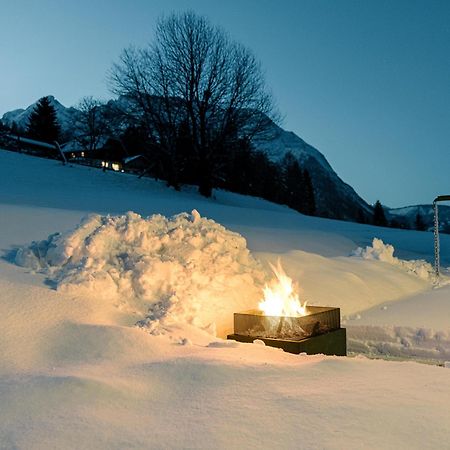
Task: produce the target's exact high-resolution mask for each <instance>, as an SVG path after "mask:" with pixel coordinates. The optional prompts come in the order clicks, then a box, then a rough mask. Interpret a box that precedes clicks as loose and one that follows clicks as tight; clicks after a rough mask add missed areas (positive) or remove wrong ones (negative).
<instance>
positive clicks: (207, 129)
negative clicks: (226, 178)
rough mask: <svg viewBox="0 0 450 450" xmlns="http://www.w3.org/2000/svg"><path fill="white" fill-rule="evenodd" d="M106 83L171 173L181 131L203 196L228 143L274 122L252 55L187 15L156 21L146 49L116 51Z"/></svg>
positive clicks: (219, 31) (249, 137) (205, 22)
mask: <svg viewBox="0 0 450 450" xmlns="http://www.w3.org/2000/svg"><path fill="white" fill-rule="evenodd" d="M110 80H111V87H112V90H113V92H114V93H116V94H119V95H125V96H127V97H128V98H130V99H132V101H133V103H134V105H135V106H136V107H137V110H138V111H139V114H140V117H141V120H143V122H144V123H145V125H146V127H147V130H148V133H149V135H150V136H151V137H152V138H154V139H156V141H157V142H158V144H159V145H160V146H161V148H162V149H163V151H164V152H165V153H166V154H167V155H169V156H170V158H171V161H172V163H173V164H175V169H174V171H175V172H179V169H180V168H179V167H176V165H177V161H179V158H178V157H177V156H178V154H177V152H178V150H179V146H177V142H179V133H180V127H181V128H182V129H183V132H184V133H186V130H188V134H189V137H190V144H191V148H192V152H193V153H194V155H195V158H196V161H197V166H198V167H197V168H198V174H199V181H198V182H199V191H200V192H201V193H202V194H203V195H205V196H210V195H211V193H212V188H213V184H214V176H215V173H216V170H217V166H218V163H219V159H220V158H219V157H220V155H223V153H224V152H226V150H227V146H228V145H229V144H230V142H232V141H236V140H237V139H246V140H250V141H251V140H252V139H253V137H254V136H256V135H257V134H259V133H261V132H263V131H265V129H266V128H267V126H268V125H269V123H270V119H271V118H274V116H275V112H274V111H275V108H274V105H273V101H272V98H271V95H270V94H269V92H268V90H267V88H266V85H265V81H264V77H263V74H262V70H261V67H260V64H259V62H258V61H257V60H256V58H255V56H254V55H253V53H252V52H251V51H250V50H249V49H248V48H246V47H244V46H243V45H241V44H239V43H236V42H234V41H232V40H231V39H230V38H229V36H228V35H227V34H226V33H225V32H224V31H223V30H222V29H221V28H218V27H216V26H213V25H211V24H210V23H209V22H208V20H207V19H205V18H204V17H201V16H198V15H196V14H195V13H192V12H187V13H182V14H172V15H170V16H168V17H167V18H162V19H161V20H160V21H159V22H158V25H157V28H156V36H155V41H154V43H153V44H152V45H150V46H148V47H147V48H142V49H137V48H129V49H126V50H124V51H123V53H122V55H121V57H120V60H119V62H118V63H117V64H115V65H114V66H113V69H112V71H111V74H110Z"/></svg>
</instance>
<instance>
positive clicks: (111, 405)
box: [0, 151, 450, 449]
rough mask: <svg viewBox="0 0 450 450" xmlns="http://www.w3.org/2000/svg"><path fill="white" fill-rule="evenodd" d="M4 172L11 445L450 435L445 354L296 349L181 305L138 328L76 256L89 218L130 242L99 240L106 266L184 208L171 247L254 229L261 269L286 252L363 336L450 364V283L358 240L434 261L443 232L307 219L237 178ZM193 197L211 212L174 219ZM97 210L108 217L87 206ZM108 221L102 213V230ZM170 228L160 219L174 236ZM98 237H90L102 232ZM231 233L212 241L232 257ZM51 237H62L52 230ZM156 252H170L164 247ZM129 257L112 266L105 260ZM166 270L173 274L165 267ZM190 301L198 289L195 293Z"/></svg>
mask: <svg viewBox="0 0 450 450" xmlns="http://www.w3.org/2000/svg"><path fill="white" fill-rule="evenodd" d="M0 171H1V176H0V230H1V233H0V249H2V252H3V255H4V258H3V259H0V329H1V330H2V332H1V333H0V405H1V407H0V448H6V449H9V448H19V449H44V448H45V449H47V448H58V449H59V448H61V449H63V448H108V449H114V448H117V449H121V448H237V447H242V448H249V449H250V448H258V449H261V448H305V449H316V448H326V449H342V448H346V449H360V448H392V449H394V448H395V449H398V448H409V449H415V448H417V449H423V448H443V447H445V445H446V443H447V442H448V440H449V438H450V410H449V408H448V401H449V398H450V378H449V372H448V370H446V369H445V368H443V367H438V366H436V365H425V364H418V363H416V362H412V361H409V362H398V361H376V360H370V359H367V358H366V357H364V356H357V357H352V358H349V357H348V358H344V357H325V356H323V355H315V356H306V355H291V354H287V353H283V352H282V351H281V350H277V349H274V348H270V347H266V346H263V345H260V344H256V345H253V344H240V343H236V342H232V341H230V342H227V341H224V340H222V339H220V338H219V337H214V336H213V334H214V332H213V331H214V330H211V329H210V328H208V329H206V330H205V329H203V328H204V327H203V324H201V325H200V326H197V324H196V323H194V321H191V322H190V321H189V320H186V321H183V320H181V319H182V318H183V317H184V316H183V314H181V313H180V314H178V311H175V312H176V314H175V315H173V316H172V318H173V317H176V318H177V321H176V322H175V323H174V322H172V323H171V324H170V330H169V331H170V332H165V333H163V334H152V333H151V332H150V333H149V332H148V331H149V330H148V329H146V328H145V327H139V326H136V323H137V322H139V321H141V320H143V319H142V313H143V310H139V309H138V308H137V306H139V304H133V303H132V300H133V299H132V298H131V297H130V298H125V297H124V296H123V294H124V292H125V291H122V290H119V289H117V287H115V288H114V290H113V291H112V293H111V291H109V290H108V291H106V292H103V291H102V289H103V287H102V286H103V285H100V286H97V288H96V289H94V290H91V289H84V288H83V289H81V288H80V290H77V289H76V288H73V285H72V284H71V283H68V281H69V280H70V277H69V278H67V277H68V276H69V266H70V264H71V263H70V262H69V261H67V258H66V256H67V255H66V253H65V252H67V251H68V249H69V242H70V239H75V238H76V237H78V238H81V228H80V226H79V225H80V224H86V223H90V222H89V220H92V221H93V222H92V224H91V225H92V231H93V230H94V229H95V230H97V231H98V233H96V234H95V233H94V235H95V236H97V235H101V234H102V233H105V234H107V235H109V236H114V235H115V236H117V237H119V238H120V239H121V242H120V243H118V242H116V241H112V242H110V244H111V247H110V248H107V247H105V246H103V247H102V245H103V244H106V242H108V239H106V238H105V239H100V237H101V236H100V237H99V244H102V245H99V246H98V247H97V248H96V250H95V251H93V250H92V251H93V254H92V255H93V256H94V258H93V264H94V266H93V267H92V268H93V269H95V268H96V267H97V270H100V268H99V266H98V264H102V261H105V260H107V259H108V258H116V259H117V256H118V255H119V251H120V248H121V247H122V248H123V247H125V248H126V249H127V252H129V253H128V257H129V258H131V259H132V260H133V261H135V260H136V261H139V255H138V249H139V248H140V247H139V246H138V245H134V244H133V245H128V244H129V243H136V242H137V239H138V238H137V234H133V233H135V232H136V229H138V228H140V227H142V229H143V230H144V231H145V232H144V233H143V236H146V235H148V236H153V234H152V232H149V233H147V231H148V230H150V229H151V226H153V225H154V219H152V217H151V216H152V214H161V215H164V216H165V218H162V217H159V219H158V220H159V221H161V224H162V223H164V224H170V223H175V222H176V221H177V220H178V221H180V222H181V223H183V225H184V227H185V228H183V232H182V235H181V236H180V241H179V244H180V245H181V248H182V249H183V250H182V251H181V252H177V251H176V249H175V245H174V246H173V248H172V247H171V245H169V248H168V252H169V254H170V255H171V258H172V259H171V262H173V263H174V264H180V265H181V266H182V270H187V267H185V266H184V263H183V261H182V256H183V255H186V254H185V253H184V251H185V250H186V249H191V248H190V247H189V246H188V245H187V240H188V237H189V236H191V237H192V235H190V233H191V232H193V231H194V230H195V229H196V227H202V226H204V227H205V228H206V229H207V230H208V231H211V232H212V233H213V235H212V236H211V240H208V239H205V240H202V243H201V245H209V244H211V243H216V239H217V237H218V236H226V237H227V239H228V237H229V236H230V234H231V233H239V234H240V235H242V236H243V238H240V237H238V236H237V235H235V234H232V235H231V236H234V238H235V239H236V241H237V242H238V243H240V244H239V245H238V248H237V249H236V252H235V253H234V251H231V250H229V251H230V253H231V256H232V258H237V255H238V254H241V255H242V254H244V255H247V256H246V257H247V258H248V261H249V264H248V265H247V267H249V268H250V269H252V270H254V273H260V271H261V273H265V274H266V276H267V274H268V273H270V270H269V265H268V263H269V262H271V263H272V264H274V263H276V261H277V260H278V258H280V259H281V262H282V264H283V267H284V269H285V271H286V273H287V274H288V275H289V276H291V277H292V278H293V279H294V280H295V281H296V282H298V283H299V285H300V286H301V288H302V290H301V295H300V297H301V298H302V299H307V300H308V301H309V303H311V304H323V305H328V306H340V307H341V309H342V313H343V315H344V316H348V318H347V320H346V322H347V323H346V327H347V331H348V334H349V344H350V347H351V349H353V350H354V351H355V350H357V348H361V351H363V352H365V353H367V354H375V355H376V356H383V357H387V358H405V357H414V358H417V359H426V360H431V361H432V362H434V363H436V362H437V361H439V362H441V363H442V364H443V365H444V363H445V361H449V360H450V357H449V356H446V355H448V353H447V352H448V348H449V347H448V342H449V338H448V337H449V325H448V317H449V312H450V311H449V306H448V305H449V303H450V302H448V298H449V295H450V291H449V286H442V287H438V288H436V287H434V285H433V283H432V282H431V281H430V280H429V279H426V278H422V277H420V276H417V274H416V273H411V272H410V271H408V270H405V267H404V266H403V265H402V264H391V263H389V262H386V261H381V260H380V259H379V258H371V259H365V258H364V257H363V256H362V254H361V256H359V257H358V256H350V255H351V254H352V252H353V251H354V250H355V249H357V248H358V247H361V248H362V249H364V248H365V247H366V246H369V247H371V246H372V247H373V239H374V238H375V237H376V238H378V239H381V240H382V241H383V243H386V244H383V245H384V250H383V249H382V247H381V245H380V249H382V250H383V251H381V252H379V254H380V255H381V254H383V253H384V251H386V249H387V248H388V247H387V245H388V244H390V245H392V246H393V248H394V253H393V254H392V258H398V260H401V261H403V260H411V259H412V260H416V261H417V260H420V259H425V260H426V261H427V262H428V263H429V262H431V261H432V253H433V239H432V234H431V233H423V232H414V231H405V230H393V229H387V228H378V227H371V226H368V225H358V224H354V223H346V222H338V221H332V220H325V219H319V218H314V217H306V216H302V215H301V214H298V213H295V212H293V211H291V210H289V209H288V208H285V207H283V206H279V205H274V204H271V203H268V202H265V201H263V200H260V199H252V198H249V197H242V196H239V195H234V194H230V193H226V192H221V191H219V192H217V193H216V198H215V199H204V198H201V197H199V196H198V195H197V194H196V193H195V192H194V190H193V189H190V188H187V189H185V190H184V191H183V192H180V193H178V192H175V191H173V190H170V189H167V188H166V187H165V186H164V184H163V183H158V182H155V181H152V180H149V179H138V178H135V177H132V176H130V175H126V174H118V173H109V172H106V173H103V172H102V171H100V170H95V169H92V168H88V167H76V166H62V165H61V163H58V162H56V161H51V160H42V159H38V158H32V157H28V156H24V155H18V154H14V153H10V152H4V151H0ZM194 209H195V210H196V211H198V213H199V214H197V213H196V212H194V213H189V214H187V215H182V216H178V217H175V218H173V217H172V216H173V215H174V214H180V213H182V212H190V211H193V210H194ZM127 211H134V213H135V214H136V215H131V217H130V216H129V215H127V214H126V213H127ZM89 214H95V215H94V216H92V215H91V216H90V219H86V220H87V222H86V221H82V220H83V217H85V216H86V215H89ZM137 214H139V215H140V217H139V216H137ZM108 215H109V218H108ZM149 216H150V217H149ZM127 217H128V219H127ZM127 220H128V222H127ZM212 221H214V223H213V222H212ZM99 223H103V224H104V226H103V228H102V227H97V228H96V226H97V225H98V224H99ZM158 223H159V222H158ZM95 224H97V225H95ZM94 225H95V226H94ZM82 226H83V225H81V227H82ZM165 226H166V225H164V226H163V225H161V226H160V227H156V229H157V230H159V231H160V232H161V233H163V230H166V231H167V230H168V228H165ZM168 226H169V225H168ZM127 227H128V230H129V232H130V234H131V236H130V241H129V242H128V243H127V241H125V240H124V236H126V232H124V229H127ZM55 232H59V233H61V234H60V235H59V237H56V236H55V237H53V238H52V239H51V240H50V241H51V242H52V243H54V244H56V243H57V244H58V245H57V246H56V247H52V250H51V252H50V255H51V254H52V252H53V256H55V257H56V256H57V257H58V258H60V257H61V256H64V255H66V256H64V257H63V258H62V259H58V258H57V259H56V260H54V259H52V258H50V259H49V257H48V256H47V254H45V255H41V259H40V260H37V261H38V262H39V261H40V262H41V263H42V262H43V261H45V262H46V263H48V264H49V267H44V268H42V267H41V266H42V264H41V263H39V264H36V265H34V267H35V269H31V268H24V267H20V266H18V265H16V264H14V258H15V256H16V255H17V250H18V249H20V248H25V247H30V244H31V242H32V241H36V242H40V241H42V240H46V237H47V236H49V235H51V234H53V233H55ZM115 233H117V234H115ZM88 235H89V233H87V234H86V236H88ZM94 235H92V233H91V234H90V235H89V236H92V240H93V241H95V239H94ZM244 238H245V241H246V244H244V241H243V240H241V239H244ZM158 240H159V238H158V239H157V241H158ZM78 242H79V244H76V242H75V241H72V250H73V252H74V253H76V254H78V255H79V262H80V264H81V266H79V267H78V266H77V268H76V270H75V272H74V273H77V274H78V275H80V274H85V275H86V274H87V273H88V270H90V269H89V267H88V266H87V264H85V263H86V261H84V260H83V256H82V255H84V256H86V255H87V254H88V253H89V249H88V248H87V247H88V246H87V245H85V244H86V241H84V240H81V239H80V241H78ZM33 248H34V247H33ZM131 248H134V249H135V253H133V252H132V251H131ZM145 248H146V250H148V247H145ZM201 248H203V247H201ZM220 248H221V247H220V246H219V248H218V249H217V248H216V249H215V250H214V251H213V252H212V253H211V255H214V256H218V255H220ZM43 249H47V251H48V250H49V245H48V243H47V244H44V245H43ZM247 250H249V252H250V253H247ZM449 250H450V239H449V236H444V235H443V236H442V239H441V251H442V262H443V264H444V265H445V266H447V265H449V264H450V251H449ZM389 251H390V249H389ZM240 252H241V253H240ZM74 253H72V254H74ZM33 255H35V253H34V252H33ZM29 256H31V258H30V259H31V260H33V261H34V262H35V263H36V259H33V256H32V255H31V254H30V253H29ZM42 256H44V258H43V259H42ZM153 256H154V257H155V258H156V261H158V254H157V252H155V253H153ZM64 258H66V259H64ZM96 258H97V259H96ZM160 259H161V258H160ZM19 260H20V257H19ZM25 260H26V258H25ZM63 261H66V265H67V264H69V265H68V266H65V265H64V264H62V262H63ZM112 261H113V260H112V259H109V263H111V262H112ZM257 261H260V265H258V262H257ZM394 261H395V259H394ZM50 262H52V263H56V265H55V266H51V265H50ZM109 263H108V264H109ZM198 263H199V264H200V266H199V267H201V271H200V272H202V271H203V270H204V271H206V273H210V271H212V272H213V269H214V262H211V265H212V267H211V268H210V267H207V265H206V261H203V258H200V259H199V260H198ZM27 264H28V263H27ZM27 264H26V265H27ZM96 264H97V266H96ZM254 264H256V265H254ZM117 266H118V267H121V266H120V264H119V265H117V264H109V265H108V267H107V270H111V269H112V268H113V267H117ZM244 266H245V264H244ZM52 267H53V269H52V270H50V269H51V268H52ZM66 267H67V271H66ZM218 267H221V268H222V269H223V265H220V266H218ZM238 267H239V268H238V269H237V272H238V273H240V272H239V271H240V270H241V268H242V267H241V265H239V266H238ZM258 267H259V268H258ZM36 269H37V270H36ZM231 269H232V268H229V270H231ZM42 271H43V272H42ZM89 273H92V272H89ZM202 273H203V272H202ZM231 273H234V272H231ZM58 274H59V276H57V275H58ZM186 274H192V272H186ZM122 275H125V271H123V273H122ZM153 275H154V276H155V279H156V280H157V279H158V277H157V275H158V271H156V272H155V273H154V274H153ZM80 276H81V275H80ZM80 280H84V279H83V277H82V278H80ZM149 280H150V281H152V280H153V278H152V277H149ZM159 281H160V280H159ZM69 285H70V286H72V288H68V289H65V288H62V286H69ZM176 285H177V286H179V285H181V286H183V283H178V281H177V284H176ZM57 286H61V287H60V288H59V289H55V287H57ZM189 286H190V288H191V287H192V285H189ZM185 287H188V285H185ZM194 287H195V288H197V287H198V286H194ZM206 288H209V287H208V286H206ZM145 292H146V293H149V294H150V293H151V294H152V295H153V293H157V292H158V290H153V289H152V288H149V290H145ZM239 293H240V294H244V293H245V289H242V292H239ZM113 294H114V295H113ZM240 297H241V298H242V297H245V295H240ZM191 300H193V297H191V298H190V297H189V296H184V297H183V301H185V306H186V307H190V305H192V304H191V303H190V301H191ZM208 300H209V301H211V302H212V304H214V305H215V306H216V305H217V303H214V301H213V300H214V299H208ZM247 300H248V301H249V302H250V301H255V300H254V299H253V300H251V299H246V298H242V302H243V303H239V305H242V308H241V307H240V308H239V310H241V309H245V308H246V306H245V302H246V301H247ZM152 301H153V298H152V299H151V301H149V302H148V303H145V305H144V306H146V305H148V307H151V304H152ZM233 301H234V300H231V302H233ZM236 301H237V300H236ZM124 302H125V303H124ZM236 304H237V303H236ZM124 306H125V307H124ZM204 306H206V305H205V303H201V308H200V310H198V311H197V315H198V317H199V318H201V319H202V320H203V318H205V317H207V316H208V314H210V313H211V312H212V311H206V313H207V314H206V315H205V316H203V307H204ZM233 307H234V306H233ZM350 316H352V317H354V319H350ZM217 317H219V318H221V314H217ZM356 317H359V319H356ZM178 319H180V320H178ZM144 320H145V319H144ZM207 322H209V318H208V320H205V322H204V324H206V323H207ZM358 327H359V328H358ZM420 330H421V331H420ZM430 330H432V331H430ZM150 331H151V330H150ZM364 333H365V334H364ZM402 339H403V343H402ZM408 342H409V347H408V346H407V345H406V344H407V343H408ZM420 342H422V344H420ZM382 344H384V348H383V345H382ZM399 344H400V345H399ZM419 344H420V345H419ZM440 346H441V347H440ZM389 349H390V351H391V353H389ZM413 349H417V351H418V352H419V353H420V354H419V355H418V356H417V354H416V353H415V352H414V351H413ZM408 352H409V353H408ZM433 352H434V353H433Z"/></svg>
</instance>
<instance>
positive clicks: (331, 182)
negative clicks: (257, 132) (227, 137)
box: [255, 123, 372, 220]
mask: <svg viewBox="0 0 450 450" xmlns="http://www.w3.org/2000/svg"><path fill="white" fill-rule="evenodd" d="M255 146H256V148H257V149H259V150H263V151H264V152H265V153H266V154H267V155H268V156H269V158H270V159H271V160H272V161H274V162H278V161H281V160H282V159H283V157H284V156H285V155H286V153H289V152H290V153H292V154H293V155H294V156H295V157H296V158H297V159H298V160H299V161H300V163H301V166H302V167H304V168H306V169H308V171H309V173H310V175H311V178H312V180H313V184H314V190H315V196H316V204H317V212H318V214H319V215H323V216H326V217H333V218H337V219H347V220H348V219H349V220H359V219H361V218H362V215H364V216H365V217H371V215H372V207H371V206H369V205H368V204H367V202H365V201H364V200H363V199H362V198H361V197H360V196H359V195H358V194H357V193H356V192H355V190H354V189H353V188H352V187H351V186H350V185H348V184H347V183H345V182H344V181H343V180H341V178H339V176H338V174H337V173H336V172H335V171H334V170H333V168H332V167H331V165H330V164H329V162H328V161H327V160H326V158H325V156H324V155H323V154H322V153H320V152H319V150H317V149H316V148H315V147H313V146H312V145H310V144H308V143H307V142H305V141H304V140H303V139H301V138H300V137H299V136H297V135H296V134H295V133H293V132H292V131H286V130H284V129H283V128H281V127H279V126H278V125H276V124H275V123H272V125H271V129H270V130H269V131H268V132H267V133H265V135H264V137H263V138H261V139H258V140H256V141H255Z"/></svg>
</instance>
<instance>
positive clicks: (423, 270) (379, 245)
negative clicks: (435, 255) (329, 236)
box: [353, 238, 434, 281]
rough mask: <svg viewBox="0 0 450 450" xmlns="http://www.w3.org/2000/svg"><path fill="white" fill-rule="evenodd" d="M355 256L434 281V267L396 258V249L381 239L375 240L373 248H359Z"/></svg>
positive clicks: (354, 253)
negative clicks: (396, 267)
mask: <svg viewBox="0 0 450 450" xmlns="http://www.w3.org/2000/svg"><path fill="white" fill-rule="evenodd" d="M353 256H359V257H361V258H364V259H368V260H378V261H383V262H386V263H389V264H392V265H394V266H399V267H402V268H403V269H405V270H406V271H407V272H410V273H412V274H415V275H417V276H418V277H419V278H422V279H424V280H429V281H432V280H433V279H434V271H433V267H432V265H431V264H430V263H427V262H426V261H424V260H411V261H405V260H402V259H399V258H397V257H395V256H394V247H393V246H392V245H390V244H385V243H384V242H383V241H382V240H381V239H378V238H374V239H373V241H372V246H367V247H366V248H365V249H363V248H361V247H358V248H357V249H356V250H355V251H354V252H353Z"/></svg>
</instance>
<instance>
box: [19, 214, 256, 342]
mask: <svg viewBox="0 0 450 450" xmlns="http://www.w3.org/2000/svg"><path fill="white" fill-rule="evenodd" d="M16 263H17V264H19V265H21V266H25V267H30V268H33V269H35V270H36V269H37V270H42V271H43V272H44V273H46V274H47V276H48V278H49V280H51V281H52V282H53V283H54V284H55V286H56V288H57V289H58V290H65V291H69V292H72V293H76V294H88V295H92V294H93V295H95V296H96V297H98V296H102V297H108V298H110V299H112V300H115V301H116V302H119V304H120V306H121V307H122V308H132V309H133V310H135V311H136V312H137V313H138V314H139V315H140V317H139V318H140V319H141V321H140V324H141V325H144V326H147V327H148V328H149V329H150V330H151V331H153V332H157V333H159V332H161V331H162V330H164V329H167V327H170V326H171V325H174V324H176V323H191V324H193V325H195V326H198V327H200V328H203V329H207V330H208V331H209V332H211V333H212V334H214V333H215V332H216V327H217V333H218V334H219V335H223V334H224V333H226V332H228V331H230V330H231V328H232V324H231V322H232V317H233V315H232V313H233V312H234V311H235V310H241V309H243V308H246V307H254V306H255V305H256V304H257V301H258V299H259V297H260V294H261V291H262V287H263V284H264V281H265V274H264V272H263V271H262V269H261V267H260V265H259V263H258V262H257V261H256V260H255V259H254V258H253V257H252V256H251V254H250V252H249V250H248V249H247V245H246V241H245V239H244V238H243V237H242V236H241V235H239V234H237V233H234V232H231V231H229V230H227V229H226V228H224V227H223V226H222V225H219V224H217V223H216V222H214V221H213V220H208V219H206V218H202V217H200V214H199V213H198V212H197V211H195V210H194V211H193V212H192V214H185V213H183V214H179V215H177V216H174V217H172V218H166V217H164V216H162V215H154V216H151V217H149V218H147V219H145V218H142V217H141V216H140V215H138V214H135V213H132V212H129V213H127V214H126V215H122V216H100V215H91V216H89V217H87V218H85V219H84V220H83V221H82V222H81V223H80V225H78V226H77V228H76V229H75V230H74V231H72V232H69V233H65V234H59V233H56V234H52V235H50V236H49V237H48V239H47V240H45V241H41V242H33V243H32V244H31V245H30V246H29V247H25V248H23V249H20V250H19V251H18V252H17V255H16Z"/></svg>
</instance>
